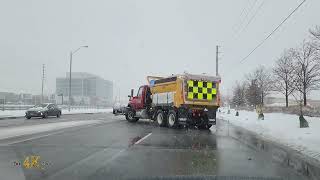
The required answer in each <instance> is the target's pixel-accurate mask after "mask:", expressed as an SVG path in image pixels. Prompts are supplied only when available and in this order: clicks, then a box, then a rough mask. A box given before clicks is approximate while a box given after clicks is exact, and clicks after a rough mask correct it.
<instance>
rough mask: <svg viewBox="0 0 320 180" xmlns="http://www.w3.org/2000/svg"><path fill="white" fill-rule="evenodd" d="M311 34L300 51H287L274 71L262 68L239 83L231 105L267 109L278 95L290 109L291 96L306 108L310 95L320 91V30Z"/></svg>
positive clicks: (293, 49)
mask: <svg viewBox="0 0 320 180" xmlns="http://www.w3.org/2000/svg"><path fill="white" fill-rule="evenodd" d="M309 33H310V37H309V38H308V39H306V40H304V41H303V42H302V43H301V45H300V46H299V47H296V48H290V49H286V50H284V51H283V53H282V54H281V56H280V57H279V58H278V59H277V60H276V63H275V65H274V66H273V67H272V68H266V67H265V66H259V67H257V68H256V69H255V70H254V71H253V72H251V73H248V74H246V75H245V78H244V80H242V81H241V82H236V85H235V86H234V87H233V96H232V99H231V104H232V105H234V106H246V105H247V106H257V105H263V104H264V99H265V97H266V96H267V95H268V94H270V93H271V92H272V91H276V92H279V93H281V94H283V96H284V97H285V99H286V107H288V106H289V97H290V96H293V97H294V98H295V99H297V100H298V99H299V100H302V101H303V105H304V106H306V105H307V97H308V95H309V93H310V92H311V91H313V90H319V89H320V26H316V27H315V28H314V29H310V30H309Z"/></svg>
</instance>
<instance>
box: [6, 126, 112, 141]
mask: <svg viewBox="0 0 320 180" xmlns="http://www.w3.org/2000/svg"><path fill="white" fill-rule="evenodd" d="M112 122H116V121H108V122H102V121H101V122H96V123H93V124H83V125H79V126H73V127H66V128H63V129H62V130H59V131H56V132H52V133H49V134H44V135H39V136H34V137H31V138H27V139H21V140H16V141H11V142H9V143H0V146H8V145H12V144H16V143H21V142H25V141H30V140H35V139H40V138H43V137H47V136H51V135H55V134H60V133H63V132H66V131H67V130H68V129H69V128H76V127H81V126H84V127H91V126H95V125H98V124H109V123H112ZM30 135H32V134H30ZM14 137H19V136H14ZM14 137H13V138H14ZM10 138H12V137H10ZM10 138H5V139H1V140H6V139H10Z"/></svg>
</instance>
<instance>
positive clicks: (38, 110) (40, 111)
mask: <svg viewBox="0 0 320 180" xmlns="http://www.w3.org/2000/svg"><path fill="white" fill-rule="evenodd" d="M48 116H57V118H59V117H60V116H61V109H60V108H59V107H58V106H57V105H56V104H53V103H44V104H39V105H36V106H34V107H32V108H30V109H28V110H27V111H26V115H25V117H26V118H27V119H30V118H31V117H42V118H47V117H48Z"/></svg>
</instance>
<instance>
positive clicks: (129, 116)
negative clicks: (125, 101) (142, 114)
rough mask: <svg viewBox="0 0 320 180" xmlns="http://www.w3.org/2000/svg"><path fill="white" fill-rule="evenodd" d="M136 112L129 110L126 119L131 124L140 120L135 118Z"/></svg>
mask: <svg viewBox="0 0 320 180" xmlns="http://www.w3.org/2000/svg"><path fill="white" fill-rule="evenodd" d="M135 114H136V113H135V112H134V110H132V109H129V110H128V112H127V113H126V119H127V121H129V122H137V121H138V120H139V118H137V117H134V116H135Z"/></svg>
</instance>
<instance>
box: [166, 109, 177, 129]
mask: <svg viewBox="0 0 320 180" xmlns="http://www.w3.org/2000/svg"><path fill="white" fill-rule="evenodd" d="M178 124H179V123H178V117H177V113H176V111H174V110H170V111H169V113H168V127H170V128H176V127H177V126H178Z"/></svg>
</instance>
